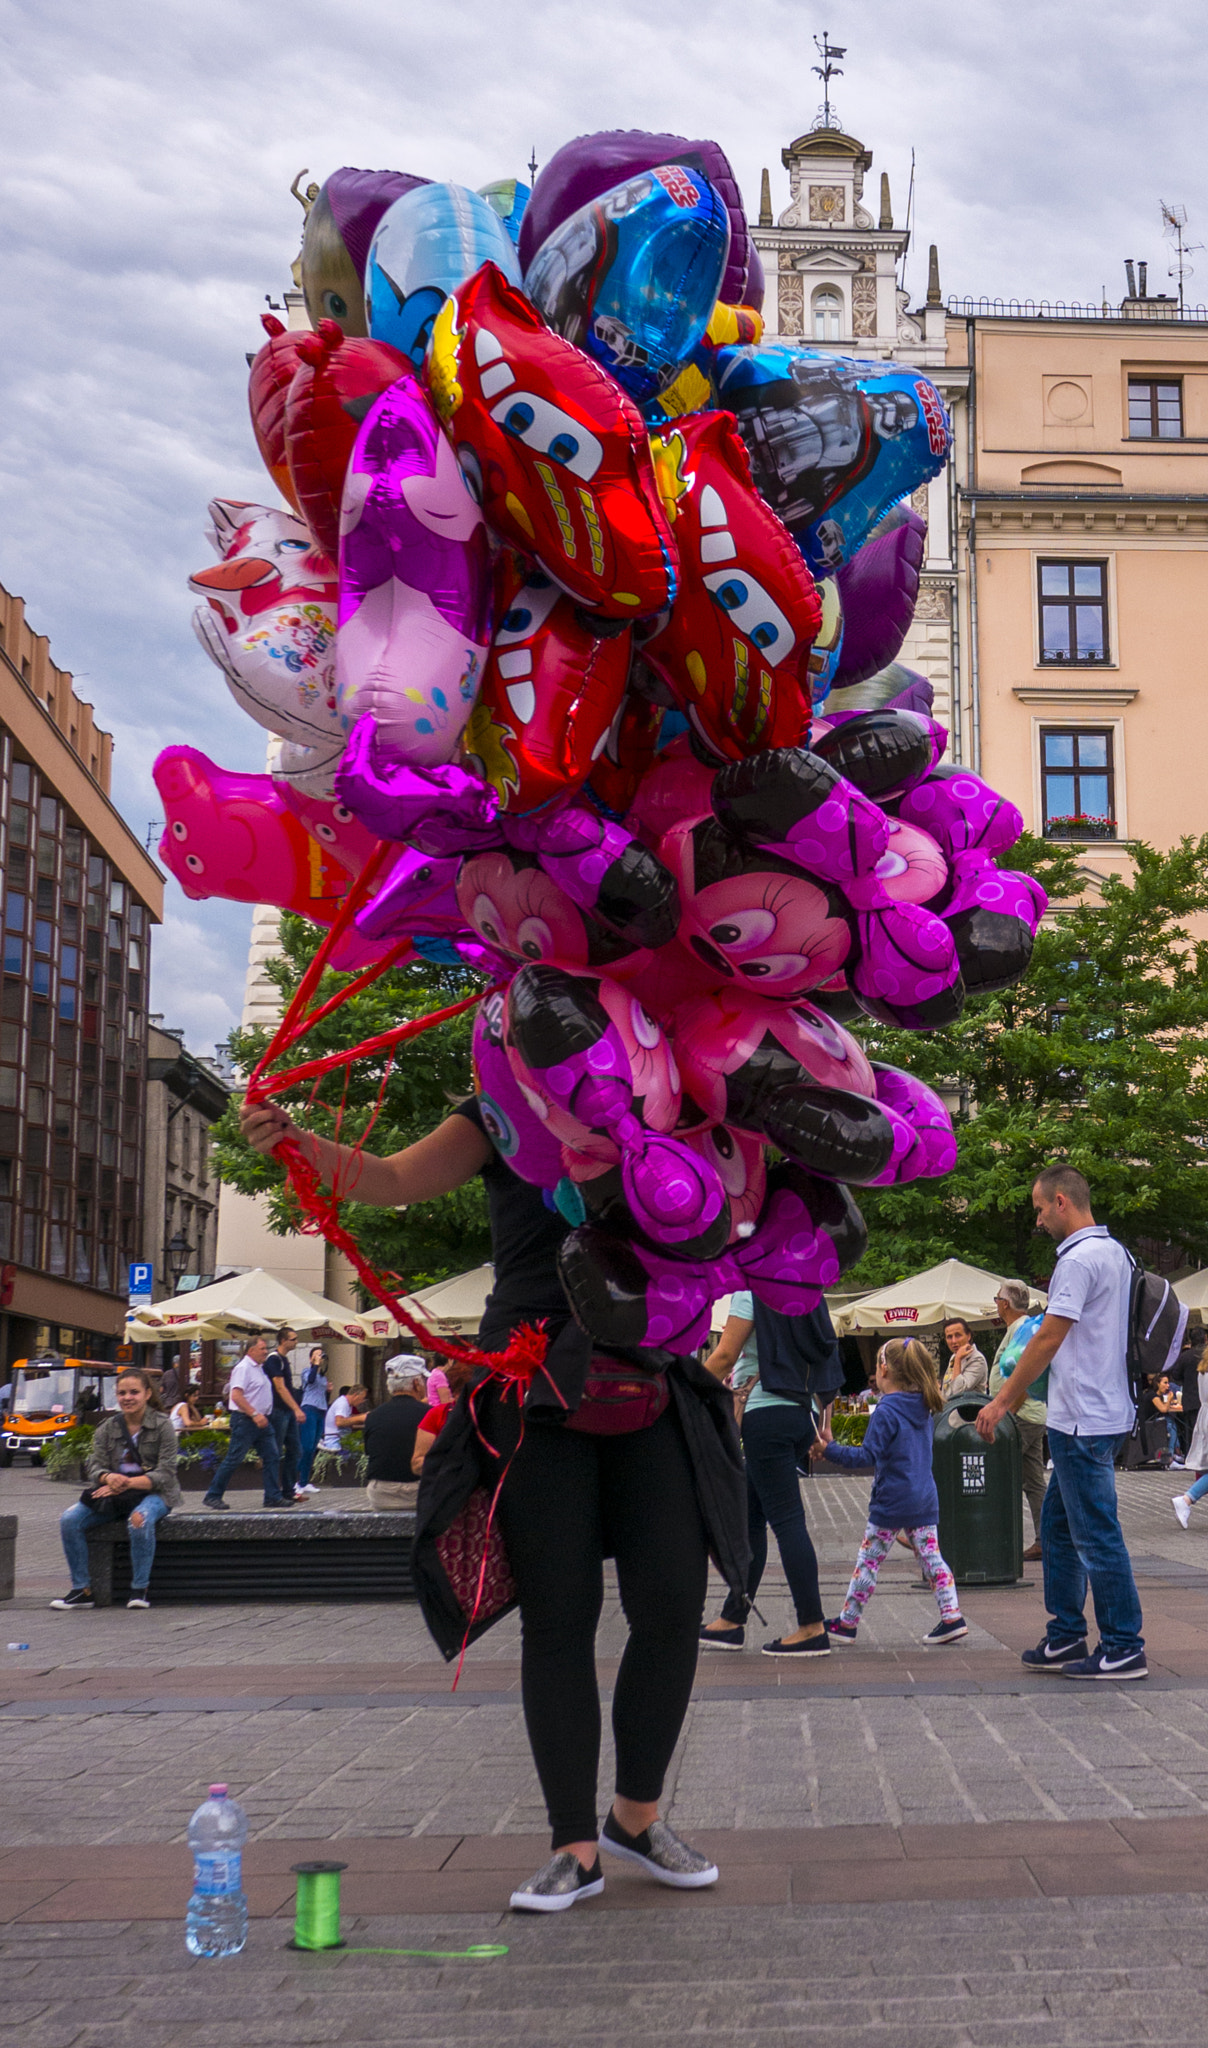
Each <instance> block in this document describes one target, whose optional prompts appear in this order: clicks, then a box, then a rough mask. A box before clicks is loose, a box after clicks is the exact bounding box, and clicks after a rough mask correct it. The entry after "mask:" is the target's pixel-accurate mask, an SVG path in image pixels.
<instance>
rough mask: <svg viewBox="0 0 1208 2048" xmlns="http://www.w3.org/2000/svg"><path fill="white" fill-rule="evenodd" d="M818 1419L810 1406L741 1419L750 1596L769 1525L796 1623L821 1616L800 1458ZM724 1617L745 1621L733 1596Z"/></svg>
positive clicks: (760, 1567)
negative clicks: (806, 1524)
mask: <svg viewBox="0 0 1208 2048" xmlns="http://www.w3.org/2000/svg"><path fill="white" fill-rule="evenodd" d="M814 1435H815V1431H814V1418H813V1416H812V1415H811V1414H810V1411H809V1409H808V1408H798V1407H796V1406H793V1407H785V1408H755V1409H751V1408H748V1409H747V1411H746V1414H745V1415H744V1416H743V1420H742V1449H743V1456H744V1457H745V1459H746V1462H747V1535H748V1538H749V1540H750V1545H751V1568H750V1571H749V1572H748V1574H747V1594H748V1596H749V1598H751V1599H752V1600H753V1599H754V1598H755V1595H756V1593H757V1592H758V1591H759V1581H760V1580H761V1578H762V1577H763V1571H764V1566H765V1565H766V1564H767V1561H768V1525H769V1523H770V1524H771V1527H772V1531H773V1533H774V1535H775V1538H776V1543H777V1546H778V1548H779V1551H780V1561H781V1563H782V1564H783V1566H784V1575H785V1577H786V1579H787V1580H788V1582H789V1592H790V1593H791V1594H792V1596H793V1606H794V1607H795V1608H796V1610H797V1623H798V1626H799V1627H801V1626H804V1624H805V1623H806V1622H811V1621H821V1620H822V1596H821V1594H820V1593H819V1591H818V1558H817V1554H816V1552H815V1550H814V1546H813V1544H812V1543H811V1541H810V1532H809V1530H808V1529H807V1528H806V1526H805V1509H804V1508H803V1507H802V1505H801V1486H800V1482H799V1480H798V1477H797V1460H798V1458H801V1457H804V1455H805V1453H806V1452H807V1451H808V1450H809V1447H810V1445H811V1444H812V1443H813V1441H814ZM722 1618H723V1620H725V1621H742V1620H743V1615H742V1612H741V1603H740V1602H739V1601H737V1600H736V1599H735V1597H734V1595H733V1593H731V1594H730V1596H729V1598H728V1600H727V1601H726V1604H725V1606H724V1607H723V1608H722Z"/></svg>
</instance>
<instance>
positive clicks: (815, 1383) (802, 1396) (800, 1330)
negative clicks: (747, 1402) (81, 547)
mask: <svg viewBox="0 0 1208 2048" xmlns="http://www.w3.org/2000/svg"><path fill="white" fill-rule="evenodd" d="M754 1307H755V1316H754V1322H755V1342H756V1346H757V1348H758V1352H759V1383H760V1385H761V1387H762V1388H763V1390H764V1392H765V1394H777V1395H779V1397H780V1398H781V1399H782V1400H787V1401H795V1402H796V1403H797V1405H798V1407H800V1408H812V1407H813V1404H814V1401H815V1399H816V1400H817V1402H818V1405H819V1407H820V1408H824V1407H825V1406H826V1404H827V1402H828V1401H831V1400H833V1399H834V1396H835V1395H836V1394H837V1393H838V1391H839V1389H840V1387H841V1386H842V1385H843V1379H844V1372H843V1361H842V1359H841V1357H840V1355H839V1345H838V1340H837V1339H836V1337H835V1329H834V1324H833V1323H832V1322H831V1319H830V1310H829V1309H828V1308H827V1305H826V1303H825V1302H824V1301H820V1302H819V1303H818V1306H817V1308H815V1309H811V1310H809V1312H808V1313H807V1314H806V1315H803V1316H788V1315H782V1314H781V1313H780V1312H779V1311H778V1310H776V1309H773V1308H769V1307H768V1306H767V1304H766V1302H763V1301H760V1299H759V1296H758V1295H756V1296H755V1297H754Z"/></svg>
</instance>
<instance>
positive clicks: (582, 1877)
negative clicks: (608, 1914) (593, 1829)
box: [511, 1849, 604, 1913]
mask: <svg viewBox="0 0 1208 2048" xmlns="http://www.w3.org/2000/svg"><path fill="white" fill-rule="evenodd" d="M603 1889H604V1873H603V1872H602V1870H601V1869H600V1859H599V1857H598V1856H597V1857H596V1861H595V1867H594V1869H592V1870H584V1868H583V1865H582V1864H581V1863H580V1861H579V1859H578V1857H577V1856H572V1855H571V1852H570V1850H569V1849H559V1850H558V1852H557V1854H556V1855H554V1856H551V1857H550V1859H549V1862H548V1863H547V1864H546V1866H545V1868H544V1870H539V1871H538V1872H537V1875H536V1877H530V1879H529V1881H528V1883H527V1884H522V1885H521V1886H520V1888H519V1890H518V1891H514V1892H513V1893H512V1897H511V1905H512V1908H513V1911H515V1912H517V1913H565V1911H566V1909H567V1907H568V1906H573V1905H574V1904H575V1902H576V1900H578V1899H594V1898H596V1897H598V1895H599V1893H600V1892H602V1891H603Z"/></svg>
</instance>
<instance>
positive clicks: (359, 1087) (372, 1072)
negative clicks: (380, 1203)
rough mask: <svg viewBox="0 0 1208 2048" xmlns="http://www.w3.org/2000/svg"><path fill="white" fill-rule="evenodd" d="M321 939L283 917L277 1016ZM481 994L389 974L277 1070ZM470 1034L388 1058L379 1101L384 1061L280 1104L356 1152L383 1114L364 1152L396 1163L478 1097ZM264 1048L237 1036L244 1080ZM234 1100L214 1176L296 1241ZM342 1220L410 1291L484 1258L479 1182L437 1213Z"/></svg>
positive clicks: (470, 1017)
mask: <svg viewBox="0 0 1208 2048" xmlns="http://www.w3.org/2000/svg"><path fill="white" fill-rule="evenodd" d="M322 936H323V934H322V933H321V932H320V931H319V930H318V929H317V928H316V927H315V926H314V925H313V924H311V923H309V921H308V920H307V919H305V918H301V917H293V916H290V915H288V914H287V915H285V916H283V917H282V919H281V943H282V946H283V948H284V951H283V953H282V956H281V957H280V958H279V959H275V960H271V961H269V962H268V964H267V968H266V972H267V973H268V975H269V976H270V978H271V979H272V980H273V981H274V982H275V984H276V986H277V987H278V988H279V989H280V991H281V996H282V1001H283V1004H284V1003H288V1001H289V999H290V997H291V996H292V995H293V993H294V991H295V989H296V988H297V986H298V984H299V982H300V981H301V979H302V976H303V974H304V973H305V971H306V968H307V967H308V966H309V964H310V962H311V960H312V959H313V958H314V955H315V953H316V952H317V950H318V946H319V941H320V939H321V938H322ZM350 979H351V977H350V976H348V975H337V974H326V975H325V976H324V977H323V982H322V985H321V988H320V990H319V999H320V1000H322V1001H326V999H327V998H328V997H329V996H331V995H333V994H334V993H335V992H336V990H337V989H339V988H342V987H345V986H346V985H347V983H348V981H349V980H350ZM482 986H483V983H482V978H481V976H479V975H474V974H470V973H468V972H467V971H465V970H463V969H461V968H456V967H439V966H434V965H431V964H430V963H428V962H426V961H423V962H418V963H416V964H414V965H412V964H408V965H407V966H405V967H398V968H393V969H392V970H391V971H390V972H389V973H387V974H383V975H382V976H381V977H380V979H379V980H377V981H376V982H374V983H372V984H371V986H370V987H369V988H367V989H364V990H362V992H361V993H360V994H359V995H355V996H352V997H350V999H349V1001H348V1002H347V1003H345V1004H344V1005H343V1006H342V1008H340V1009H338V1010H335V1011H333V1013H332V1015H331V1016H330V1017H328V1018H326V1019H324V1021H323V1022H322V1023H320V1024H318V1025H317V1026H316V1027H315V1029H314V1030H313V1031H312V1032H310V1033H309V1034H308V1035H307V1037H306V1038H305V1039H303V1040H301V1041H300V1043H299V1044H298V1045H296V1046H295V1047H294V1048H293V1049H292V1050H291V1051H290V1052H289V1053H287V1054H286V1055H285V1058H284V1060H283V1061H282V1062H281V1065H282V1066H285V1067H292V1066H297V1065H300V1064H301V1062H302V1061H303V1060H309V1059H314V1058H317V1057H318V1056H319V1055H321V1054H323V1053H328V1052H339V1051H346V1050H347V1049H348V1048H350V1047H351V1046H353V1045H358V1044H360V1043H361V1042H362V1041H363V1040H364V1039H367V1038H372V1037H374V1036H375V1035H376V1034H377V1033H379V1032H382V1031H389V1030H390V1029H392V1027H393V1026H394V1025H396V1024H401V1023H403V1022H404V1020H405V1019H406V1018H408V1017H419V1016H422V1015H424V1014H425V1013H426V1012H427V1011H430V1010H439V1009H443V1008H445V1007H446V1006H447V1005H448V1004H450V1003H456V1002H459V1001H460V1000H461V998H462V997H463V996H467V995H472V994H474V993H475V992H476V991H477V990H480V989H481V988H482ZM473 1024H474V1013H473V1011H466V1012H464V1013H463V1014H462V1016H460V1017H455V1018H453V1019H452V1020H451V1021H450V1022H449V1023H447V1024H441V1025H438V1026H437V1027H436V1028H435V1029H434V1030H432V1031H429V1032H426V1033H425V1034H424V1035H423V1036H422V1037H420V1038H415V1039H408V1040H405V1041H404V1043H403V1044H402V1045H401V1046H399V1047H398V1048H397V1050H396V1052H395V1055H394V1063H393V1066H392V1068H391V1070H390V1074H389V1078H388V1079H387V1080H386V1082H385V1088H384V1091H383V1088H382V1083H383V1077H384V1076H385V1075H386V1069H387V1057H388V1056H387V1055H381V1054H380V1055H378V1056H376V1057H374V1058H370V1059H365V1060H355V1061H354V1062H353V1063H352V1065H351V1066H350V1067H348V1068H345V1069H342V1070H337V1071H335V1072H334V1073H332V1074H329V1075H326V1076H324V1078H323V1079H322V1081H321V1082H320V1083H319V1085H318V1088H317V1089H315V1087H314V1084H313V1083H310V1082H307V1083H305V1084H303V1085H302V1086H301V1087H300V1088H298V1089H297V1090H295V1091H290V1092H288V1093H285V1094H283V1095H281V1096H279V1097H277V1098H276V1099H277V1100H278V1101H280V1102H281V1103H282V1105H283V1106H284V1107H285V1108H286V1109H288V1111H289V1113H290V1115H291V1116H292V1117H293V1118H294V1120H295V1122H296V1123H298V1124H299V1125H300V1126H301V1127H302V1128H303V1129H305V1130H309V1131H316V1132H318V1134H319V1135H320V1136H321V1137H326V1138H334V1137H339V1139H340V1140H341V1141H342V1142H343V1143H345V1144H355V1143H356V1141H357V1140H358V1138H360V1137H361V1136H362V1135H363V1134H364V1133H365V1132H366V1131H367V1130H369V1125H370V1121H371V1119H372V1118H373V1116H374V1111H375V1110H378V1114H377V1118H376V1121H375V1122H373V1127H372V1130H371V1131H369V1136H368V1139H367V1148H368V1149H369V1150H370V1151H373V1152H379V1153H388V1152H397V1151H398V1150H399V1149H400V1148H401V1147H402V1146H404V1145H409V1144H412V1143H413V1142H414V1140H415V1139H416V1138H422V1137H423V1136H424V1134H425V1132H427V1131H430V1130H431V1129H432V1128H433V1126H434V1125H435V1124H438V1123H439V1122H440V1121H441V1119H442V1117H444V1116H447V1114H448V1111H449V1107H450V1104H451V1103H453V1102H458V1101H460V1100H461V1099H462V1097H463V1096H465V1095H467V1094H469V1092H470V1090H471V1087H472V1085H473V1084H472V1081H471V1077H470V1037H471V1032H472V1030H473ZM268 1037H269V1034H268V1033H267V1032H266V1031H264V1030H263V1029H260V1028H257V1029H256V1030H252V1031H237V1032H236V1033H234V1035H233V1037H232V1039H231V1050H232V1052H233V1054H234V1057H235V1060H236V1062H237V1064H238V1065H239V1066H240V1067H241V1068H242V1069H243V1071H244V1072H245V1073H250V1072H251V1069H252V1068H253V1067H254V1065H255V1064H256V1061H257V1060H258V1059H259V1057H260V1055H261V1053H262V1052H263V1050H264V1048H265V1046H266V1044H267V1043H268ZM379 1094H381V1105H380V1109H379V1107H378V1099H379ZM239 1099H241V1098H236V1099H235V1100H233V1101H232V1104H231V1106H230V1108H229V1109H228V1110H227V1113H226V1115H225V1116H224V1117H223V1118H222V1121H221V1122H220V1123H219V1124H217V1125H216V1126H215V1130H214V1140H215V1146H214V1159H215V1164H216V1167H217V1171H218V1176H219V1178H220V1179H221V1180H224V1181H226V1182H228V1183H229V1185H230V1186H231V1187H236V1188H239V1189H240V1190H241V1191H242V1192H243V1193H244V1194H260V1193H266V1194H267V1195H268V1198H269V1200H268V1212H269V1223H270V1225H271V1227H272V1229H274V1230H276V1231H278V1232H281V1233H284V1232H286V1231H289V1230H295V1229H296V1228H297V1226H298V1213H297V1209H296V1206H295V1205H294V1203H293V1201H292V1198H291V1197H290V1195H289V1193H288V1191H287V1189H286V1185H285V1174H284V1170H283V1168H282V1167H281V1166H280V1165H279V1164H278V1163H277V1161H276V1160H275V1159H266V1158H264V1157H263V1156H262V1155H261V1154H260V1153H259V1152H254V1151H253V1150H252V1148H251V1146H250V1145H248V1144H246V1143H245V1141H244V1139H243V1138H242V1137H241V1136H240V1133H239V1116H238V1103H239ZM342 1220H343V1222H344V1225H345V1228H346V1229H347V1230H349V1232H350V1233H351V1235H352V1236H353V1237H354V1238H355V1239H356V1241H357V1243H358V1244H359V1245H360V1247H361V1250H362V1251H363V1252H364V1254H365V1256H366V1257H367V1258H368V1259H369V1260H370V1261H371V1262H372V1264H373V1265H375V1266H376V1267H377V1268H378V1269H379V1271H381V1270H386V1269H390V1270H393V1271H395V1272H398V1273H401V1274H402V1275H403V1277H404V1279H405V1280H406V1283H407V1285H408V1287H412V1288H414V1287H423V1286H427V1285H429V1284H430V1283H431V1282H432V1281H435V1280H443V1279H446V1278H447V1277H448V1276H449V1275H450V1274H452V1273H463V1272H465V1271H466V1270H467V1268H469V1267H472V1266H479V1265H481V1264H482V1263H483V1261H484V1260H486V1259H489V1257H490V1255H491V1254H490V1233H489V1230H488V1227H487V1213H486V1201H485V1197H484V1194H483V1188H482V1183H481V1181H480V1180H478V1179H477V1178H475V1179H474V1180H472V1181H471V1182H470V1183H469V1185H468V1186H467V1187H464V1188H458V1189H456V1190H455V1192H454V1193H453V1194H451V1195H445V1196H444V1197H442V1199H441V1200H439V1201H436V1202H422V1203H419V1204H417V1206H416V1207H415V1208H412V1209H404V1210H395V1209H377V1208H373V1207H370V1206H369V1205H367V1204H365V1203H362V1202H355V1201H350V1202H346V1203H345V1204H344V1205H343V1209H342Z"/></svg>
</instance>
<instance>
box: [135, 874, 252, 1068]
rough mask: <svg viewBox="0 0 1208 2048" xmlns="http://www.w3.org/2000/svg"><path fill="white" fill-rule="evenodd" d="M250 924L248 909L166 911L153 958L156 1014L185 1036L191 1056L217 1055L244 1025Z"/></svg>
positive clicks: (227, 906) (192, 906) (221, 907)
mask: <svg viewBox="0 0 1208 2048" xmlns="http://www.w3.org/2000/svg"><path fill="white" fill-rule="evenodd" d="M179 900H180V901H183V900H184V899H183V898H182V899H179ZM251 919H252V914H251V911H250V910H249V909H248V908H247V907H246V905H244V904H236V903H224V904H208V903H189V904H187V905H186V907H185V909H183V910H181V909H179V908H177V907H175V905H174V904H173V903H172V902H169V903H168V905H167V906H166V908H165V911H164V921H163V924H162V926H161V927H160V929H159V930H158V931H157V932H156V934H155V942H154V945H153V947H152V952H151V1008H152V1009H153V1010H158V1011H160V1012H161V1013H162V1015H163V1019H164V1022H165V1024H170V1025H171V1026H172V1027H173V1028H174V1029H176V1030H183V1032H184V1034H185V1044H186V1045H187V1046H188V1048H189V1050H190V1052H201V1053H206V1054H212V1053H213V1051H214V1047H215V1045H217V1044H218V1043H220V1041H221V1040H222V1039H224V1038H226V1036H227V1035H228V1033H229V1032H230V1031H231V1030H233V1029H234V1027H235V1025H237V1024H238V1022H239V1016H240V1012H241V1010H242V1008H243V977H244V970H245V968H246V966H247V951H248V941H249V938H250V937H251Z"/></svg>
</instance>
